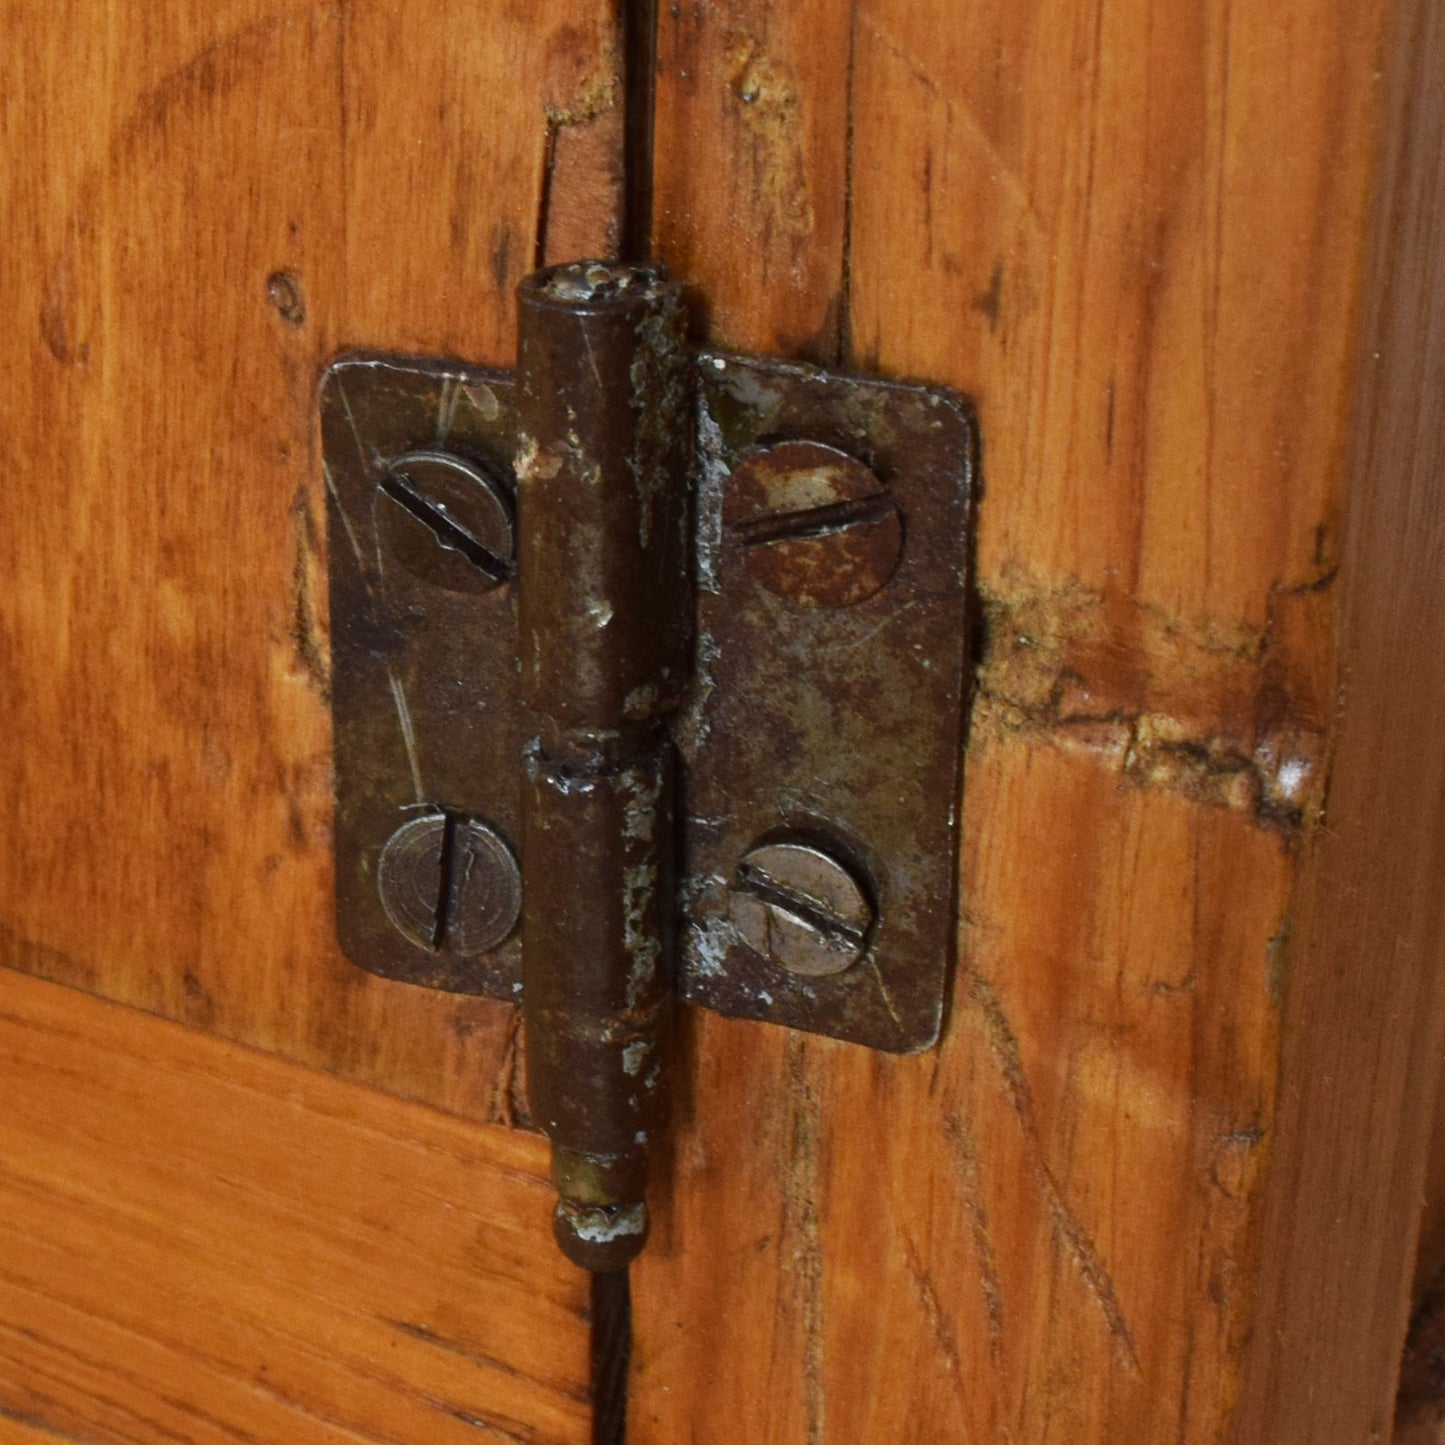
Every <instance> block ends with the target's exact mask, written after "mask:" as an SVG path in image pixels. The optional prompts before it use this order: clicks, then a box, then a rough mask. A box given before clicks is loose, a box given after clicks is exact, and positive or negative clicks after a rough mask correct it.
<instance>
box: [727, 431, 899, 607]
mask: <svg viewBox="0 0 1445 1445" xmlns="http://www.w3.org/2000/svg"><path fill="white" fill-rule="evenodd" d="M723 527H724V529H725V530H726V532H727V533H728V534H729V536H731V537H732V538H733V539H734V540H735V541H736V542H738V543H739V544H740V545H741V547H742V549H743V565H744V566H745V567H746V568H747V570H748V572H749V574H750V575H751V576H752V577H753V578H754V579H755V580H756V581H758V582H759V583H760V584H761V585H762V586H764V587H766V588H767V589H768V591H770V592H774V593H776V594H777V595H778V596H780V597H786V598H788V599H789V600H790V601H792V602H796V603H799V604H800V605H802V606H804V607H816V608H836V607H852V606H854V605H855V604H857V603H859V602H863V601H865V600H866V599H867V598H869V597H872V596H873V594H874V593H875V592H878V591H879V590H880V589H881V588H882V587H883V585H884V584H885V583H886V582H887V581H888V579H889V578H890V577H891V576H892V575H893V573H894V571H895V570H896V569H897V567H898V562H899V559H900V558H901V557H902V555H903V518H902V514H901V513H900V512H899V510H898V504H897V503H896V502H895V501H894V500H893V498H892V497H891V496H890V495H889V493H888V490H887V488H886V487H885V486H884V485H883V483H882V482H881V481H879V479H878V478H877V477H876V476H875V475H874V474H873V473H872V472H871V471H870V470H869V469H868V468H867V467H865V466H864V465H863V463H862V462H860V461H858V460H857V458H856V457H850V456H849V455H848V454H847V453H846V452H842V451H839V450H838V449H837V448H836V447H830V446H824V445H823V444H822V443H821V442H804V441H787V442H779V443H778V444H777V445H776V446H771V447H768V448H766V449H765V450H762V451H758V452H754V453H752V454H751V455H749V456H747V457H744V459H743V460H742V461H741V462H740V463H739V464H738V466H737V467H736V468H735V469H734V471H733V474H732V477H731V479H730V480H729V483H728V491H727V495H726V496H725V497H724V499H723Z"/></svg>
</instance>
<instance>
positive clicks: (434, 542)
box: [373, 451, 516, 592]
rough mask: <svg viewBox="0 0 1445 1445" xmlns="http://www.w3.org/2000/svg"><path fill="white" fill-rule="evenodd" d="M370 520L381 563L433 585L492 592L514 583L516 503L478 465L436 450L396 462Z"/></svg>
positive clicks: (399, 458)
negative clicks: (374, 532) (374, 528)
mask: <svg viewBox="0 0 1445 1445" xmlns="http://www.w3.org/2000/svg"><path fill="white" fill-rule="evenodd" d="M373 515H374V517H375V520H376V535H377V540H378V542H379V543H380V544H381V547H382V551H383V555H384V557H385V558H386V559H387V560H389V561H393V562H396V563H399V564H400V565H401V566H402V567H404V568H405V569H406V570H407V571H408V572H410V573H411V574H412V575H413V576H415V577H419V578H421V580H422V581H424V582H429V583H431V584H432V585H433V586H434V587H441V588H444V589H445V590H446V591H448V592H487V591H490V590H491V589H492V588H493V587H498V586H500V585H501V584H502V583H503V582H506V581H508V580H509V579H510V578H511V575H512V562H513V556H514V553H515V548H516V537H515V527H514V525H513V506H512V499H511V497H510V495H509V494H508V492H507V490H506V488H505V487H503V486H502V485H501V484H500V483H499V482H497V481H495V480H494V479H493V478H492V477H490V476H488V475H487V473H486V472H485V471H484V470H483V469H482V468H481V467H479V466H477V465H476V464H475V463H473V462H470V461H467V460H465V459H463V458H462V457H457V456H453V455H452V454H451V453H450V452H438V451H417V452H407V453H405V454H404V455H402V456H399V457H397V458H395V459H394V460H393V461H392V463H391V464H390V466H388V467H387V469H386V475H385V476H384V477H383V478H382V480H381V485H380V486H379V487H378V488H377V492H376V499H375V503H374V507H373Z"/></svg>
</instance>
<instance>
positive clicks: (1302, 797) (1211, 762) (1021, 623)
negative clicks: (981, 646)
mask: <svg viewBox="0 0 1445 1445" xmlns="http://www.w3.org/2000/svg"><path fill="white" fill-rule="evenodd" d="M1332 580H1333V574H1332V573H1330V574H1326V575H1325V576H1324V577H1321V578H1317V579H1311V580H1310V581H1309V583H1308V584H1306V585H1305V586H1304V587H1302V588H1300V587H1292V588H1283V589H1281V588H1276V589H1274V590H1272V592H1271V600H1270V605H1269V612H1268V620H1267V624H1266V626H1265V627H1263V628H1251V627H1249V626H1246V625H1244V624H1238V625H1234V626H1224V625H1219V624H1215V623H1212V622H1210V621H1208V620H1204V621H1198V622H1194V623H1187V622H1185V621H1183V620H1181V619H1179V618H1175V617H1171V616H1168V615H1167V614H1165V613H1164V612H1163V611H1162V610H1161V609H1159V608H1155V607H1150V606H1147V605H1143V604H1140V603H1138V602H1136V601H1134V600H1133V599H1130V598H1125V597H1121V596H1106V595H1103V594H1100V593H1097V592H1093V591H1091V590H1090V589H1088V588H1085V587H1082V586H1079V585H1077V584H1075V585H1070V586H1065V587H1060V588H1045V587H1041V586H1038V585H1037V584H1035V583H1033V582H1032V581H1031V580H1029V579H1027V578H1025V577H1022V576H1020V575H1018V574H1017V573H1005V574H1004V575H1003V576H1001V577H1000V578H998V579H997V581H996V582H995V584H994V589H993V591H992V592H991V594H989V595H987V596H986V597H985V600H984V612H985V631H986V644H985V650H984V656H983V660H982V662H981V664H980V668H979V681H978V688H977V691H976V694H975V704H974V716H973V722H972V726H971V728H970V734H969V735H970V739H971V745H972V746H975V747H987V746H989V745H990V744H993V743H997V742H1002V741H1006V740H1008V739H1011V738H1022V739H1024V740H1026V741H1030V742H1036V743H1041V744H1044V745H1046V746H1050V747H1057V748H1062V749H1064V750H1066V751H1071V752H1079V753H1084V754H1087V755H1090V756H1093V757H1096V758H1098V759H1099V760H1100V761H1101V762H1103V763H1104V764H1105V765H1107V766H1110V767H1112V768H1114V769H1115V770H1116V771H1117V772H1118V774H1119V778H1120V780H1121V781H1122V782H1124V783H1126V784H1128V785H1130V786H1132V787H1141V788H1162V789H1168V790H1171V791H1175V792H1180V793H1183V794H1185V795H1186V796H1188V797H1190V798H1193V799H1194V800H1196V801H1198V802H1201V803H1204V804H1207V805H1210V806H1216V807H1224V808H1228V809H1231V810H1233V811H1235V812H1239V813H1242V814H1244V815H1245V816H1248V817H1251V818H1252V819H1253V820H1254V821H1255V822H1256V823H1257V824H1258V825H1259V826H1260V827H1262V828H1269V829H1271V830H1273V831H1276V832H1279V833H1281V834H1283V835H1284V836H1285V837H1286V838H1289V837H1292V836H1293V835H1295V834H1296V833H1298V832H1299V831H1300V830H1301V829H1303V828H1304V827H1306V826H1307V825H1312V824H1313V823H1315V822H1317V821H1318V818H1319V816H1320V811H1321V808H1322V805H1323V798H1324V789H1325V776H1324V773H1325V769H1324V735H1325V726H1326V723H1327V717H1326V716H1325V713H1326V711H1327V707H1328V704H1327V701H1326V700H1325V699H1324V697H1323V696H1322V692H1323V690H1324V684H1323V683H1322V682H1321V681H1320V680H1319V678H1318V677H1316V676H1314V675H1313V674H1312V673H1311V672H1310V669H1309V668H1308V667H1307V666H1305V665H1304V664H1303V663H1301V662H1300V661H1299V660H1298V659H1297V658H1296V657H1295V656H1294V652H1295V651H1297V650H1298V649H1297V647H1296V644H1295V642H1294V638H1295V636H1296V635H1297V634H1299V633H1301V632H1310V630H1311V627H1312V626H1313V619H1308V618H1300V617H1298V616H1297V615H1296V612H1295V610H1293V609H1295V608H1298V607H1308V606H1310V605H1317V604H1312V603H1311V601H1310V599H1312V598H1317V597H1318V596H1320V595H1321V594H1323V593H1325V592H1326V591H1327V590H1328V588H1329V587H1330V585H1331V582H1332Z"/></svg>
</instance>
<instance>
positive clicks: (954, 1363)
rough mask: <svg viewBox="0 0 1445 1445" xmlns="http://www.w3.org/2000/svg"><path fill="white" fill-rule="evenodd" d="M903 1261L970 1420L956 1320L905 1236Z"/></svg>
mask: <svg viewBox="0 0 1445 1445" xmlns="http://www.w3.org/2000/svg"><path fill="white" fill-rule="evenodd" d="M903 1257H904V1261H905V1263H906V1264H907V1265H908V1273H909V1276H910V1278H911V1279H912V1280H913V1287H914V1289H916V1290H917V1291H918V1299H919V1303H920V1304H921V1305H922V1306H923V1317H924V1319H925V1320H926V1321H927V1322H928V1331H929V1333H930V1334H931V1335H932V1336H933V1339H934V1342H935V1343H936V1344H937V1345H938V1348H939V1350H940V1351H941V1352H942V1354H943V1358H944V1361H945V1363H946V1364H947V1366H948V1373H949V1377H950V1378H951V1379H952V1381H953V1389H954V1393H955V1394H956V1395H957V1396H958V1410H959V1414H960V1415H961V1416H962V1417H963V1418H964V1419H965V1420H967V1419H969V1418H970V1417H971V1415H972V1411H971V1410H970V1409H969V1404H968V1391H967V1388H966V1387H965V1383H964V1373H963V1357H962V1355H961V1354H960V1352H959V1348H958V1331H957V1327H956V1326H955V1324H954V1321H953V1316H952V1315H951V1314H949V1312H948V1310H947V1309H946V1308H945V1307H944V1304H943V1301H942V1300H941V1299H940V1298H939V1295H938V1290H937V1289H936V1288H935V1287H934V1284H933V1281H932V1279H930V1278H929V1274H928V1271H927V1269H925V1268H924V1265H923V1260H922V1259H921V1258H920V1257H919V1254H918V1247H917V1245H915V1244H914V1242H913V1241H912V1240H911V1239H909V1238H907V1237H906V1236H905V1238H904V1241H903Z"/></svg>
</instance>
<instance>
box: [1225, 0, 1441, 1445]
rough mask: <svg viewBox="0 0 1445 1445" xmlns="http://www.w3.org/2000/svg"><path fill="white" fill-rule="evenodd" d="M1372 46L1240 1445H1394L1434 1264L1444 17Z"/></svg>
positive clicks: (1428, 16)
mask: <svg viewBox="0 0 1445 1445" xmlns="http://www.w3.org/2000/svg"><path fill="white" fill-rule="evenodd" d="M1388 41H1389V53H1390V54H1391V55H1393V56H1394V61H1393V64H1392V66H1391V81H1392V83H1391V85H1390V86H1389V89H1388V90H1387V92H1386V94H1387V97H1388V101H1387V109H1386V111H1385V113H1384V116H1383V121H1382V126H1381V132H1382V137H1381V148H1380V167H1379V176H1378V180H1377V182H1376V207H1375V213H1376V218H1377V226H1378V231H1377V239H1376V243H1375V246H1374V251H1373V255H1372V257H1371V263H1370V284H1369V287H1368V290H1367V301H1366V305H1365V309H1364V330H1365V338H1366V340H1365V347H1366V354H1367V356H1368V358H1369V361H1368V364H1367V365H1365V366H1364V367H1363V368H1362V372H1361V382H1362V385H1361V395H1360V400H1359V405H1358V408H1357V411H1356V418H1355V431H1354V439H1353V440H1354V444H1353V447H1352V458H1351V466H1350V481H1349V487H1348V490H1349V495H1350V525H1349V529H1348V548H1347V552H1346V557H1345V566H1344V569H1343V572H1342V576H1343V579H1344V586H1345V596H1344V608H1343V624H1342V631H1341V654H1342V655H1341V667H1340V696H1341V709H1340V715H1339V720H1338V725H1337V728H1336V730H1335V733H1334V737H1333V740H1332V746H1333V753H1334V760H1333V767H1332V770H1331V779H1330V797H1329V815H1328V826H1327V827H1325V828H1322V829H1320V830H1319V831H1318V832H1317V833H1316V834H1315V835H1314V836H1313V837H1312V838H1311V840H1310V847H1309V852H1308V856H1307V859H1306V867H1305V876H1304V882H1303V886H1302V888H1301V890H1300V895H1299V898H1298V899H1297V902H1296V906H1295V910H1294V913H1295V925H1294V926H1295V930H1296V933H1297V939H1296V940H1295V941H1294V942H1293V943H1292V944H1291V948H1290V956H1291V978H1290V981H1289V989H1288V994H1287V1004H1286V1019H1287V1021H1288V1027H1287V1028H1286V1030H1285V1037H1284V1045H1283V1059H1282V1066H1281V1078H1282V1081H1283V1088H1282V1094H1281V1101H1280V1109H1279V1117H1278V1124H1277V1133H1278V1139H1279V1142H1278V1144H1277V1146H1276V1148H1275V1151H1274V1152H1275V1155H1276V1158H1275V1162H1274V1165H1273V1169H1272V1177H1271V1180H1270V1189H1269V1198H1268V1207H1267V1209H1266V1211H1265V1214H1264V1222H1265V1228H1264V1231H1263V1237H1262V1241H1261V1245H1260V1249H1261V1255H1262V1258H1263V1259H1265V1260H1267V1261H1269V1267H1268V1268H1267V1269H1265V1270H1264V1271H1262V1282H1263V1283H1262V1290H1261V1294H1262V1300H1261V1317H1262V1318H1263V1319H1264V1320H1265V1321H1267V1322H1268V1323H1269V1325H1270V1326H1271V1327H1270V1328H1269V1329H1268V1330H1266V1331H1262V1332H1261V1338H1260V1340H1259V1343H1258V1346H1257V1347H1256V1348H1254V1349H1253V1350H1252V1351H1251V1352H1250V1360H1249V1364H1250V1369H1249V1374H1248V1376H1247V1385H1246V1392H1245V1396H1244V1403H1243V1407H1242V1418H1243V1421H1244V1422H1247V1424H1248V1427H1249V1430H1250V1431H1252V1433H1243V1432H1242V1433H1241V1435H1240V1439H1241V1441H1250V1440H1270V1441H1278V1442H1280V1445H1306V1442H1311V1441H1316V1440H1321V1441H1323V1440H1386V1439H1388V1438H1389V1436H1390V1427H1391V1418H1392V1414H1393V1412H1394V1404H1395V1400H1394V1395H1395V1391H1394V1377H1395V1374H1396V1372H1397V1369H1398V1366H1399V1362H1400V1351H1401V1338H1402V1335H1403V1333H1404V1325H1405V1311H1406V1308H1407V1306H1408V1303H1409V1301H1410V1298H1411V1294H1412V1290H1411V1285H1412V1275H1413V1274H1414V1272H1415V1269H1416V1262H1417V1253H1418V1255H1419V1257H1420V1258H1421V1260H1422V1261H1423V1262H1425V1263H1427V1264H1428V1262H1429V1260H1430V1258H1431V1256H1432V1254H1433V1253H1434V1252H1435V1251H1436V1250H1438V1241H1430V1240H1428V1239H1426V1241H1425V1248H1424V1249H1423V1250H1420V1251H1417V1250H1416V1248H1415V1245H1416V1238H1417V1231H1418V1228H1419V1225H1420V1223H1421V1208H1420V1206H1421V1201H1422V1192H1423V1190H1424V1189H1426V1188H1429V1187H1432V1186H1433V1187H1436V1188H1438V1187H1439V1180H1438V1175H1437V1176H1436V1177H1434V1178H1433V1179H1432V1177H1431V1171H1430V1168H1429V1165H1430V1149H1431V1145H1432V1142H1433V1128H1432V1125H1433V1122H1434V1119H1435V1117H1436V1098H1437V1095H1438V1091H1439V1086H1440V1078H1441V1060H1442V1056H1445V966H1442V965H1445V742H1442V736H1441V719H1442V717H1445V573H1442V565H1441V564H1442V559H1445V70H1442V67H1441V65H1440V58H1441V56H1442V55H1445V12H1442V11H1441V8H1440V7H1439V6H1438V5H1435V4H1431V3H1428V0H1426V3H1414V0H1412V3H1410V4H1407V5H1403V6H1401V7H1400V8H1399V10H1398V12H1397V13H1396V15H1395V16H1394V17H1393V23H1392V27H1391V31H1390V33H1389V36H1388ZM1438 1217H1439V1206H1438V1202H1437V1203H1436V1205H1435V1206H1434V1208H1433V1209H1431V1208H1427V1210H1426V1213H1425V1219H1426V1222H1427V1223H1428V1222H1429V1221H1430V1220H1431V1219H1432V1218H1435V1219H1438ZM1437 1307H1438V1306H1437ZM1437 1327H1438V1326H1437Z"/></svg>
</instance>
